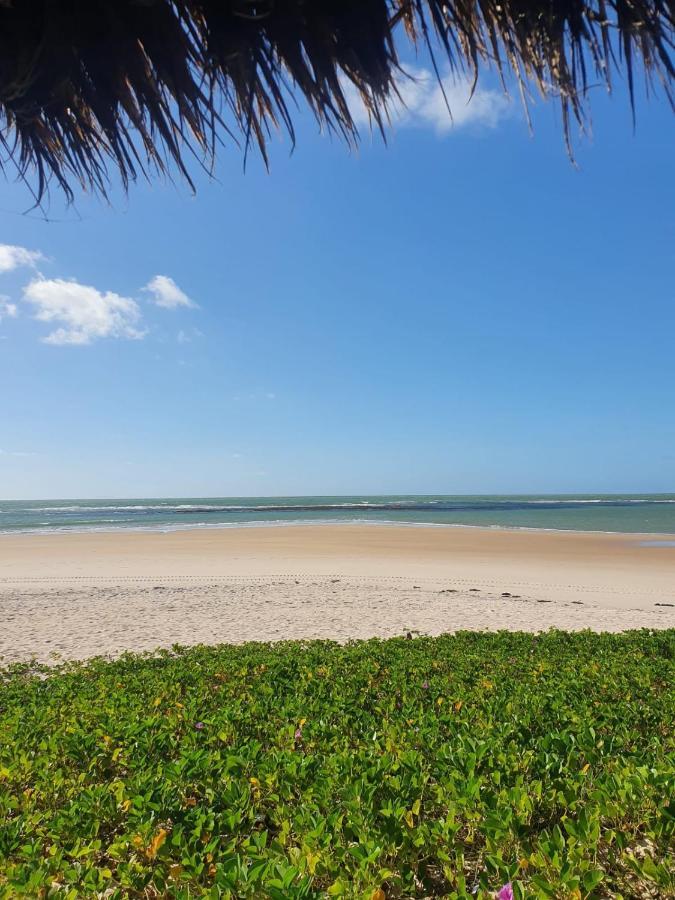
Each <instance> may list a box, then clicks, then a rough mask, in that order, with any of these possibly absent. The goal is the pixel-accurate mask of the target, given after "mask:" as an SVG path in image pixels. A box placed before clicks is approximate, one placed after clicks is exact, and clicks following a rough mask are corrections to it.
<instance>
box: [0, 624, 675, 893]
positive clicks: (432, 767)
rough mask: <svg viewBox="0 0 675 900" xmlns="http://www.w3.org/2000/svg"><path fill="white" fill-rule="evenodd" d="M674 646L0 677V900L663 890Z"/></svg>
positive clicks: (316, 645) (556, 646)
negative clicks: (23, 899)
mask: <svg viewBox="0 0 675 900" xmlns="http://www.w3.org/2000/svg"><path fill="white" fill-rule="evenodd" d="M674 685H675V631H662V632H649V631H636V632H629V633H624V634H621V635H610V634H591V633H588V632H583V633H577V634H570V633H565V632H556V631H551V632H549V633H547V634H543V635H531V634H521V633H505V632H500V633H497V634H476V633H461V634H457V635H454V636H443V637H439V638H423V637H420V638H414V639H405V638H401V639H394V640H387V641H379V640H372V641H365V642H358V643H352V644H347V645H337V644H332V643H327V642H318V641H317V642H288V643H281V644H273V645H270V644H248V645H243V646H229V645H228V646H219V647H194V648H190V649H185V648H174V649H173V650H171V651H166V652H161V653H158V654H156V655H150V656H148V655H145V656H143V655H141V656H137V655H131V654H129V655H125V656H123V657H121V658H119V659H117V660H114V661H106V660H103V659H96V660H92V661H90V662H87V663H84V664H68V665H62V666H59V667H56V668H48V667H41V666H39V665H36V664H28V665H14V666H11V667H9V668H6V669H5V670H3V671H0V896H2V897H16V896H36V897H38V896H39V897H59V898H60V897H68V898H75V897H89V896H92V897H94V896H105V897H158V896H159V897H164V896H169V897H183V898H188V897H199V896H207V897H226V898H249V897H251V898H267V897H269V898H274V900H288V898H319V897H328V898H330V897H346V898H364V900H389V898H422V897H450V898H459V897H478V898H487V897H494V896H495V895H496V893H497V892H498V891H499V890H500V889H501V888H502V886H503V885H505V884H506V883H508V882H510V883H511V884H512V889H513V894H514V896H515V897H516V898H522V897H544V898H546V897H557V898H587V897H593V898H595V897H598V898H600V897H624V898H629V897H672V896H675V871H674V863H673V853H672V851H673V842H674V834H675V742H674V734H673V723H674V722H675V690H674V687H673V686H674Z"/></svg>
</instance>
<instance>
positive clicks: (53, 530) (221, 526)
mask: <svg viewBox="0 0 675 900" xmlns="http://www.w3.org/2000/svg"><path fill="white" fill-rule="evenodd" d="M333 527H335V528H347V527H363V528H371V527H374V528H458V529H467V530H472V531H487V532H493V531H506V532H512V531H514V532H521V531H523V532H527V533H535V534H538V533H543V534H576V535H605V534H606V535H617V536H623V537H633V538H644V539H645V540H646V541H659V540H663V541H666V542H672V543H673V545H674V546H675V532H668V531H607V530H599V529H588V528H546V527H543V526H536V525H473V524H468V523H465V522H404V521H398V520H396V519H389V520H382V521H376V520H371V519H346V520H339V519H327V520H323V521H321V520H311V519H299V520H295V521H284V520H279V521H271V522H269V521H265V520H259V521H254V522H235V523H229V522H214V523H209V522H199V523H195V524H191V523H189V522H180V523H177V524H175V525H118V526H105V525H103V526H101V527H97V526H82V527H78V526H77V525H72V526H71V525H63V526H53V527H52V526H45V527H43V528H24V529H20V528H17V529H14V530H8V529H7V530H2V529H0V541H2V540H3V539H4V538H8V537H27V536H40V535H42V536H49V535H70V534H72V535H86V534H100V535H106V534H109V535H114V536H117V535H120V534H126V533H130V534H173V533H174V532H183V531H185V532H193V531H202V530H203V531H218V530H222V531H236V530H239V529H252V528H333ZM1 546H2V545H1V544H0V547H1Z"/></svg>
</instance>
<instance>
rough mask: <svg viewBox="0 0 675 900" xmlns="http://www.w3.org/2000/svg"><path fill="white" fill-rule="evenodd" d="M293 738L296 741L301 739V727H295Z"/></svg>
mask: <svg viewBox="0 0 675 900" xmlns="http://www.w3.org/2000/svg"><path fill="white" fill-rule="evenodd" d="M295 739H296V741H301V740H302V728H296V729H295Z"/></svg>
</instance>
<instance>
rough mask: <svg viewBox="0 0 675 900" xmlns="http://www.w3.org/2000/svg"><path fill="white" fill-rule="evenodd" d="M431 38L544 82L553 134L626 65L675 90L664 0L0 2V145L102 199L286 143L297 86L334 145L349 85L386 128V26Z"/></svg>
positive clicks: (11, 158) (669, 9)
mask: <svg viewBox="0 0 675 900" xmlns="http://www.w3.org/2000/svg"><path fill="white" fill-rule="evenodd" d="M397 28H398V29H399V30H401V31H403V32H404V33H405V34H406V35H407V36H408V37H409V39H410V40H412V41H413V42H419V41H422V42H424V43H426V45H427V46H428V48H429V50H430V51H431V53H432V59H433V60H434V65H435V66H436V60H435V57H434V47H438V46H440V48H441V49H442V53H443V54H444V55H445V57H446V58H447V61H448V64H449V65H450V67H451V69H452V70H453V71H464V72H468V74H470V75H471V76H472V77H474V78H475V77H477V73H478V68H479V66H480V65H481V64H488V65H490V64H492V65H494V66H496V67H497V69H498V71H499V72H500V74H501V76H502V79H503V81H504V84H505V85H507V84H509V83H511V82H513V80H514V77H515V83H516V84H518V85H519V87H520V88H521V89H526V88H527V86H528V85H529V84H533V85H535V86H536V87H537V88H538V89H539V90H540V91H541V93H543V94H545V95H550V94H555V95H556V96H557V97H558V99H559V102H560V104H561V108H562V121H563V130H564V135H565V138H566V139H567V140H568V139H569V134H570V123H571V121H572V119H576V120H577V121H578V122H579V123H580V124H582V125H583V123H584V121H585V118H586V103H585V97H586V92H587V89H588V87H589V85H590V84H591V83H592V82H600V83H601V84H603V85H605V86H606V87H607V88H611V84H612V75H613V73H614V72H615V71H623V72H625V74H626V76H627V80H628V86H629V91H630V99H631V103H633V93H634V78H635V70H636V68H637V65H638V64H639V66H640V67H641V69H642V70H643V72H644V76H645V78H646V80H647V84H648V86H649V85H650V84H651V82H652V81H653V80H654V79H656V80H658V81H659V82H660V83H661V85H662V86H663V88H664V90H665V93H666V96H667V98H668V100H669V101H670V103H671V105H672V103H673V82H674V81H675V64H674V61H673V50H674V40H675V0H454V2H447V0H322V2H318V0H0V142H2V145H3V147H4V150H5V157H6V158H5V160H4V163H0V164H2V165H4V167H5V169H7V167H8V165H10V164H13V165H15V166H16V168H17V171H18V174H19V177H21V178H24V179H25V180H27V181H28V182H29V183H30V184H34V193H35V196H36V199H37V200H38V201H39V200H40V199H41V198H42V197H43V196H44V194H45V191H46V190H47V186H48V183H49V181H50V179H55V180H56V181H57V183H58V184H59V185H60V186H61V188H62V189H63V190H64V192H65V193H66V196H67V197H68V198H69V199H72V197H73V186H74V185H75V184H78V183H79V184H80V185H81V186H82V187H83V188H85V189H90V190H93V191H95V192H98V193H100V194H102V195H103V196H105V195H106V192H107V189H108V184H109V171H110V170H111V169H112V170H113V171H114V170H117V171H118V172H119V175H120V176H121V179H122V183H123V185H124V186H125V188H126V187H127V186H128V184H129V182H130V181H131V180H133V179H135V178H136V177H137V176H138V174H146V175H151V174H152V173H154V172H155V173H156V172H167V171H170V169H171V167H172V166H175V167H177V169H178V171H179V172H180V173H181V174H182V175H183V176H184V177H185V178H186V179H187V180H188V182H190V174H189V161H190V157H191V156H194V157H196V159H197V160H198V161H199V162H200V163H201V164H205V165H210V164H211V163H212V161H213V157H214V153H215V149H216V146H217V144H219V143H221V142H224V141H227V140H230V139H231V140H233V141H234V142H236V143H238V144H239V145H240V146H242V147H243V148H244V150H246V149H248V146H249V145H250V144H251V143H255V144H256V145H257V146H258V147H259V149H260V151H261V152H262V155H263V157H264V158H265V160H267V143H268V139H269V135H270V131H271V129H272V128H276V127H280V126H281V127H284V128H285V129H286V130H287V131H288V132H289V134H290V136H291V138H292V139H294V129H293V119H292V112H291V109H290V108H289V103H292V98H293V97H294V96H296V95H297V96H300V97H302V98H304V99H305V101H306V102H307V103H308V104H309V106H310V108H311V110H312V111H313V113H314V115H315V116H316V118H317V119H318V120H319V122H320V123H322V124H323V125H325V126H326V127H327V128H329V129H330V130H333V131H336V132H338V133H339V134H341V135H342V136H343V137H344V138H346V140H347V141H349V142H353V141H355V140H356V139H357V137H358V135H357V130H356V126H355V123H354V120H353V117H352V113H351V112H350V108H349V106H348V104H347V99H346V96H345V90H344V85H345V83H347V82H350V83H351V84H352V85H353V86H354V87H355V89H356V90H357V91H358V93H359V94H360V96H361V98H362V100H363V102H364V104H365V106H366V108H367V109H368V111H369V113H370V115H371V117H372V120H373V122H374V124H375V125H376V127H379V128H381V129H383V130H384V128H385V126H386V123H387V117H388V111H389V105H388V104H389V102H390V101H391V99H392V98H393V97H395V96H396V76H397V75H398V74H399V60H398V56H397V50H396V46H395V42H394V37H395V30H396V29H397Z"/></svg>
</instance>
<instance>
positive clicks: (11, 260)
mask: <svg viewBox="0 0 675 900" xmlns="http://www.w3.org/2000/svg"><path fill="white" fill-rule="evenodd" d="M41 259H44V256H43V255H42V254H41V253H40V252H39V251H38V250H27V249H26V248H25V247H16V246H15V245H14V244H0V272H11V271H12V270H13V269H18V268H19V267H20V266H34V265H35V264H36V263H37V262H39V261H40V260H41Z"/></svg>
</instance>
